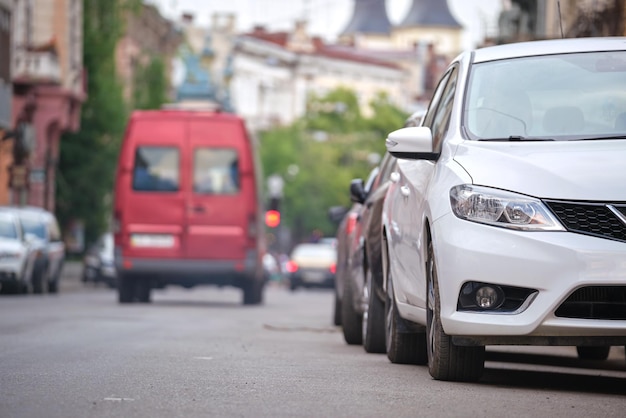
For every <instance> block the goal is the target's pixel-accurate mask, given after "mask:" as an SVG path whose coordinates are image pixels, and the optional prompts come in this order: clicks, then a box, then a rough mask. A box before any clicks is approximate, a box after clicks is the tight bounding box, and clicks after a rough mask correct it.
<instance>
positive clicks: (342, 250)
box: [333, 167, 379, 344]
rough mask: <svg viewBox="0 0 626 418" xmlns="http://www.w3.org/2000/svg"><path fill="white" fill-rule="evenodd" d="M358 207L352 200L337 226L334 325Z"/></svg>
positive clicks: (338, 318) (373, 175)
mask: <svg viewBox="0 0 626 418" xmlns="http://www.w3.org/2000/svg"><path fill="white" fill-rule="evenodd" d="M378 170H379V168H378V167H374V168H373V169H372V171H371V172H370V174H369V176H368V178H367V181H366V182H365V185H364V186H363V187H364V189H365V190H369V189H370V187H371V185H372V182H373V181H374V179H375V178H376V175H377V174H378ZM360 208H361V204H360V203H357V202H353V203H352V206H351V207H350V208H349V209H348V210H345V211H344V215H343V219H342V220H341V221H340V223H339V226H338V227H337V235H336V238H337V244H336V246H335V247H336V248H337V274H336V276H335V304H334V308H333V323H334V324H335V325H341V316H342V311H343V308H342V305H343V303H342V301H343V293H344V287H345V283H346V276H347V275H348V272H349V265H348V260H349V256H350V253H351V251H350V250H349V246H350V243H351V240H352V238H351V236H352V231H353V230H354V226H355V225H356V219H357V216H358V215H359V209H360ZM335 212H337V210H335ZM351 344H361V341H360V340H358V341H356V342H354V343H351Z"/></svg>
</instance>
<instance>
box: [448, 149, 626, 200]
mask: <svg viewBox="0 0 626 418" xmlns="http://www.w3.org/2000/svg"><path fill="white" fill-rule="evenodd" d="M454 160H455V161H456V162H457V163H459V164H460V165H461V166H462V167H463V168H464V169H465V170H466V171H467V173H468V174H469V175H470V176H471V178H472V180H473V183H474V184H476V185H483V186H490V187H495V188H499V189H504V190H510V191H513V192H518V193H523V194H527V195H530V196H534V197H538V198H551V199H571V200H601V201H622V202H623V201H626V141H624V140H609V141H599V140H595V141H593V140H589V141H554V142H528V141H527V142H479V141H465V142H463V143H462V144H460V145H459V146H458V148H457V150H456V153H455V155H454Z"/></svg>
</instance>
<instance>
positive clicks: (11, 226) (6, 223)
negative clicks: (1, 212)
mask: <svg viewBox="0 0 626 418" xmlns="http://www.w3.org/2000/svg"><path fill="white" fill-rule="evenodd" d="M0 237H3V238H14V239H17V228H16V227H15V223H14V222H13V221H11V220H10V219H7V218H0Z"/></svg>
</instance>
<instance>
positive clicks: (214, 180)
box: [193, 147, 240, 194]
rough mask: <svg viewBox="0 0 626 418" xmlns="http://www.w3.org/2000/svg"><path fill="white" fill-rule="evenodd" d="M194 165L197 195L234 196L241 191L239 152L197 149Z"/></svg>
mask: <svg viewBox="0 0 626 418" xmlns="http://www.w3.org/2000/svg"><path fill="white" fill-rule="evenodd" d="M193 164H194V166H193V189H194V191H195V192H196V193H201V194H234V193H237V192H238V191H239V187H240V186H239V163H238V158H237V150H234V149H228V148H208V147H200V148H196V149H195V151H194V157H193Z"/></svg>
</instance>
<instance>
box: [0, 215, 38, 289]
mask: <svg viewBox="0 0 626 418" xmlns="http://www.w3.org/2000/svg"><path fill="white" fill-rule="evenodd" d="M41 256H42V251H41V246H40V245H39V243H38V242H37V241H36V239H35V237H34V236H33V235H31V234H28V233H25V232H24V229H23V228H22V225H21V223H20V221H19V218H18V217H17V214H16V213H15V211H14V210H13V209H12V208H7V207H2V208H0V290H1V291H2V292H3V293H6V292H13V291H15V292H18V293H28V292H29V290H34V289H33V272H34V270H35V265H36V263H37V261H38V259H39V258H40V257H41Z"/></svg>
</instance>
